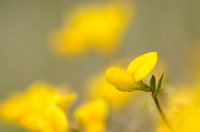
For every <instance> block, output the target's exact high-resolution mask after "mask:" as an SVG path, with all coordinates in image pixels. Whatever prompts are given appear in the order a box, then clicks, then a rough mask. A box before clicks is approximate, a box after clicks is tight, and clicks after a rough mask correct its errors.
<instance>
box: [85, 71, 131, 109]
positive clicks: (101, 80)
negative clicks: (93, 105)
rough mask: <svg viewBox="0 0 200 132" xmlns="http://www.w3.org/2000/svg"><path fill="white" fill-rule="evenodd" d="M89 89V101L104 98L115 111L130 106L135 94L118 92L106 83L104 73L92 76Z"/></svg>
mask: <svg viewBox="0 0 200 132" xmlns="http://www.w3.org/2000/svg"><path fill="white" fill-rule="evenodd" d="M87 87H88V94H87V96H89V99H96V98H103V99H105V100H106V101H107V102H108V104H109V105H110V106H111V107H112V108H113V109H115V110H117V109H119V108H121V107H122V106H124V105H126V104H128V102H129V101H130V100H131V99H132V97H133V94H134V93H128V92H126V93H125V92H120V91H119V90H117V89H116V88H115V87H114V86H113V85H111V84H109V83H108V82H107V81H106V79H105V77H104V74H103V73H100V74H97V75H95V76H92V77H91V79H89V81H88V84H87Z"/></svg>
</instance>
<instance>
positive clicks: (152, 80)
mask: <svg viewBox="0 0 200 132" xmlns="http://www.w3.org/2000/svg"><path fill="white" fill-rule="evenodd" d="M150 87H151V89H152V90H153V92H156V78H155V76H154V75H152V76H151V80H150Z"/></svg>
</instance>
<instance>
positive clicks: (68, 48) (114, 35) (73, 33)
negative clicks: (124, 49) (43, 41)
mask: <svg viewBox="0 0 200 132" xmlns="http://www.w3.org/2000/svg"><path fill="white" fill-rule="evenodd" d="M129 8H130V7H129V6H127V5H125V4H117V3H109V4H105V5H101V6H100V5H90V6H83V7H79V8H77V9H76V10H74V11H73V12H72V14H71V17H69V18H65V21H64V26H63V27H62V28H60V29H58V30H57V31H55V32H53V34H52V35H51V36H50V46H51V49H52V51H53V52H55V53H56V54H60V55H82V54H84V53H85V52H88V51H91V50H94V51H97V52H99V53H100V54H110V53H112V52H113V51H115V49H116V47H118V43H120V41H121V38H122V36H123V32H124V30H125V29H126V27H127V25H128V22H129V21H130V16H131V13H130V12H131V11H130V10H129Z"/></svg>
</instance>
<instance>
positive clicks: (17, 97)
mask: <svg viewBox="0 0 200 132" xmlns="http://www.w3.org/2000/svg"><path fill="white" fill-rule="evenodd" d="M75 97H76V95H75V93H72V94H69V95H67V96H65V95H63V94H61V93H59V92H58V91H57V90H56V87H54V86H52V85H50V84H47V83H44V82H36V83H34V84H32V85H31V86H30V87H29V88H28V90H27V91H26V92H25V93H16V94H14V95H13V96H11V97H10V98H9V99H7V100H5V101H4V102H2V103H1V107H0V115H1V117H2V118H3V119H5V120H7V121H10V122H14V123H17V124H19V125H21V126H23V127H24V128H26V129H28V130H30V131H41V132H67V129H68V121H67V117H66V114H65V112H64V111H65V108H64V106H65V107H67V105H69V103H70V102H72V101H73V100H74V99H75Z"/></svg>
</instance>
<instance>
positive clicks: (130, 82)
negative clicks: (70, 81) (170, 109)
mask: <svg viewBox="0 0 200 132" xmlns="http://www.w3.org/2000/svg"><path fill="white" fill-rule="evenodd" d="M156 62H157V53H156V52H149V53H146V54H144V55H142V56H140V57H138V58H136V59H135V60H133V61H132V62H131V63H130V64H129V66H128V68H127V70H123V69H120V68H117V67H112V68H110V69H108V70H107V71H106V73H105V77H106V79H107V81H108V82H109V83H110V84H112V85H113V86H115V87H116V88H117V89H118V90H120V91H122V92H127V91H128V92H131V91H133V90H141V91H146V92H151V93H152V98H153V100H154V102H155V104H156V108H157V110H158V112H159V114H160V115H161V117H162V119H163V121H164V123H165V124H166V126H168V128H169V130H171V131H173V129H172V127H171V125H170V124H169V122H168V121H167V118H166V116H165V115H164V112H163V111H162V109H161V107H160V104H159V101H158V98H157V96H158V95H159V94H160V93H161V92H162V89H161V84H162V80H163V75H164V74H162V76H161V77H160V79H159V82H158V85H156V78H155V76H154V75H152V77H151V79H150V85H147V84H145V83H144V82H143V81H142V79H143V78H144V77H146V76H147V75H148V74H149V73H150V72H151V71H152V69H153V68H154V66H155V65H156Z"/></svg>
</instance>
